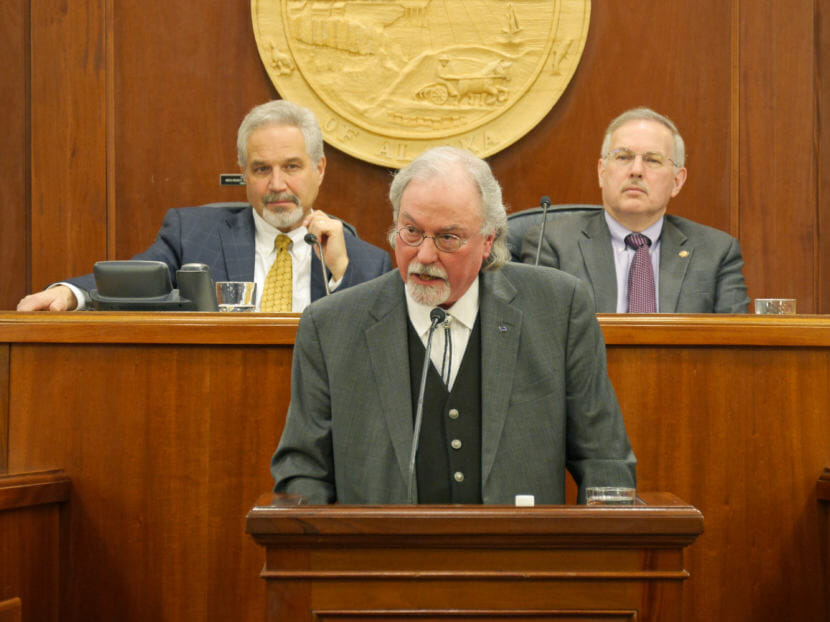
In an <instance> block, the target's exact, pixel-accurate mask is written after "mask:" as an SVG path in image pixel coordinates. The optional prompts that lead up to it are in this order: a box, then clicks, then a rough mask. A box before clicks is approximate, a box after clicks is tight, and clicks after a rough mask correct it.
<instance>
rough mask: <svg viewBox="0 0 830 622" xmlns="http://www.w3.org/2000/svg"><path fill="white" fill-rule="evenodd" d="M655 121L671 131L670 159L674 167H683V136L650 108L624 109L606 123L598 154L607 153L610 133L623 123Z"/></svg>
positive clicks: (684, 151) (609, 146)
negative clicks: (671, 151) (672, 149)
mask: <svg viewBox="0 0 830 622" xmlns="http://www.w3.org/2000/svg"><path fill="white" fill-rule="evenodd" d="M643 120H645V121H656V122H657V123H661V124H662V125H664V126H665V127H666V128H668V130H669V131H670V132H671V135H672V138H673V139H674V154H673V155H672V161H673V162H674V166H675V168H683V166H685V164H686V144H685V143H684V142H683V137H682V136H681V135H680V132H679V131H678V130H677V126H676V125H675V124H674V123H673V122H672V120H671V119H669V118H668V117H666V116H663V115H662V114H660V113H657V112H654V110H652V109H651V108H645V107H642V106H641V107H640V108H632V109H631V110H626V111H625V112H623V113H622V114H621V115H620V116H618V117H617V118H616V119H614V120H613V121H611V123H610V124H609V125H608V129H607V130H605V137H604V138H603V139H602V150H601V153H600V156H602V157H604V156H605V154H607V153H608V150H609V149H610V148H611V134H613V133H614V130H616V129H617V128H619V127H620V126H621V125H623V124H624V123H628V122H629V121H643Z"/></svg>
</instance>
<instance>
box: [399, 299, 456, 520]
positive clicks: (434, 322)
mask: <svg viewBox="0 0 830 622" xmlns="http://www.w3.org/2000/svg"><path fill="white" fill-rule="evenodd" d="M446 317H447V314H446V312H445V311H444V310H443V309H442V308H441V307H435V308H434V309H433V310H432V311H430V312H429V320H430V325H429V334H428V335H427V349H426V353H425V354H424V365H423V367H422V368H421V388H420V389H419V390H418V406H417V408H416V409H415V426H414V427H415V430H414V432H413V433H412V449H411V450H410V452H409V491H408V492H407V495H406V496H407V499H409V502H410V503H412V504H414V503H415V502H416V499H415V498H414V492H415V490H414V486H413V484H414V482H415V454H417V453H418V439H419V438H420V436H421V422H422V421H423V419H424V391H425V389H426V386H427V370H428V369H429V362H430V358H429V354H430V350H432V333H433V332H434V331H435V329H436V328H437V327H438V325H439V324H440V323H441V322H443V321H444V320H445V319H446Z"/></svg>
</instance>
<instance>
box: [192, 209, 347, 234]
mask: <svg viewBox="0 0 830 622" xmlns="http://www.w3.org/2000/svg"><path fill="white" fill-rule="evenodd" d="M249 205H250V203H247V202H245V201H220V202H219V203H205V204H204V205H202V207H248V206H249ZM328 215H329V216H330V217H331V218H337V220H339V221H340V222H342V223H343V231H345V232H347V233H351V234H352V235H353V236H354V237H356V238H359V237H360V236H359V235H357V229H356V228H355V226H354V225H352V224H350V223H348V222H346V221H345V220H343V219H342V218H338V217H337V216H334V215H332V214H328Z"/></svg>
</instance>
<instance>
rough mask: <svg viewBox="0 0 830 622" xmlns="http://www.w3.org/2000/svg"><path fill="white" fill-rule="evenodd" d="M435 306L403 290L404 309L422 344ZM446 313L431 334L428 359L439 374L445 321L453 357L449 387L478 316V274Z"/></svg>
mask: <svg viewBox="0 0 830 622" xmlns="http://www.w3.org/2000/svg"><path fill="white" fill-rule="evenodd" d="M434 308H435V307H429V306H427V305H422V304H421V303H420V302H417V301H416V300H414V299H413V298H412V297H411V296H410V295H409V292H408V291H407V292H406V309H407V312H408V313H409V321H410V322H412V326H413V327H414V328H415V332H416V333H418V336H419V337H420V338H421V342H422V343H423V344H424V347H426V345H427V337H428V335H429V327H430V324H431V321H430V319H429V313H430V311H432V310H433V309H434ZM444 311H446V313H447V320H448V322H447V320H445V322H444V323H442V324H439V325H438V328H436V329H435V332H433V334H432V349H431V350H430V356H429V358H430V360H431V361H432V366H433V367H434V368H435V370H436V371H437V372H438V375H439V376H440V375H441V367H442V363H443V360H444V354H445V325H446V326H448V328H449V334H450V341H451V343H452V359H451V361H449V362H450V371H449V382H448V383H447V389H448V390H452V386H453V384H455V378H456V376H458V370H459V368H460V367H461V359H463V358H464V352H466V350H467V343H468V342H469V341H470V334H471V333H472V332H473V326H474V325H475V322H476V316H478V277H476V280H475V281H473V284H472V285H470V287H469V288H468V289H467V291H466V292H464V295H463V296H461V298H459V299H458V300H456V301H455V304H453V305H452V306H451V307H450V308H449V309H444Z"/></svg>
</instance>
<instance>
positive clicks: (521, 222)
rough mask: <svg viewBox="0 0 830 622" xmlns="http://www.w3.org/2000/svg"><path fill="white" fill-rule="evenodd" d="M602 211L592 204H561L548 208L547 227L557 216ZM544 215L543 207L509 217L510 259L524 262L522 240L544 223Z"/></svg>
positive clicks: (508, 242)
mask: <svg viewBox="0 0 830 622" xmlns="http://www.w3.org/2000/svg"><path fill="white" fill-rule="evenodd" d="M601 209H602V205H594V204H590V203H561V204H559V205H551V206H550V207H549V208H548V223H547V224H546V225H545V226H546V227H547V226H549V225H551V221H552V220H553V217H554V216H555V215H557V214H564V213H566V212H593V211H597V210H601ZM543 213H544V211H543V210H542V208H541V207H531V208H530V209H525V210H522V211H520V212H512V213H510V214H508V215H507V248H509V249H510V257H511V259H512V260H513V261H521V260H522V240H523V239H524V237H525V233H527V230H528V229H529V228H530V227H532V226H533V225H538V224H539V223H541V222H542V214H543ZM554 226H555V225H554Z"/></svg>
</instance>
